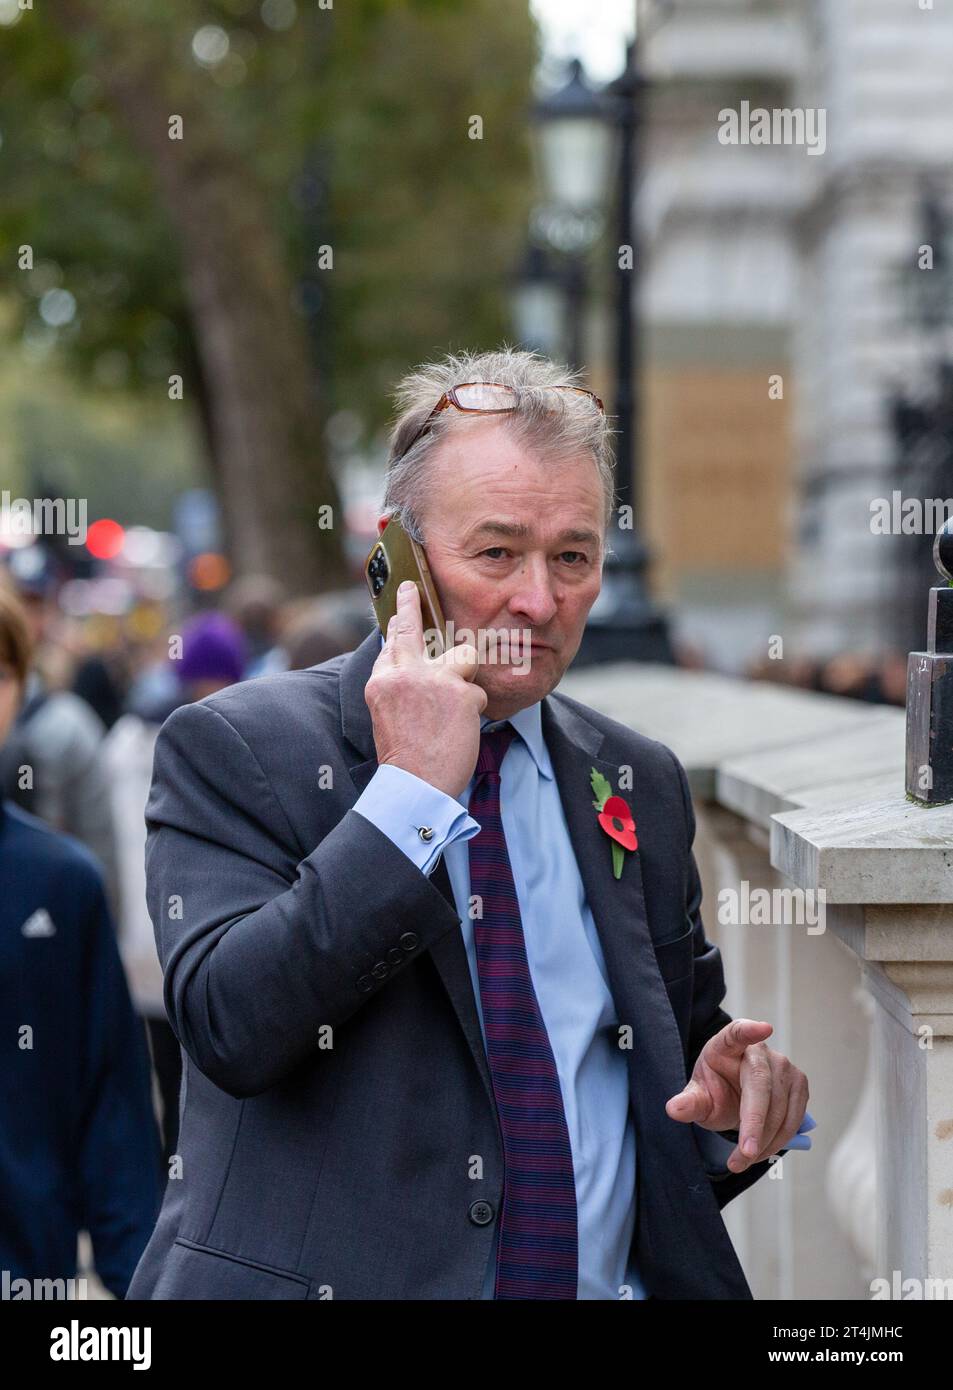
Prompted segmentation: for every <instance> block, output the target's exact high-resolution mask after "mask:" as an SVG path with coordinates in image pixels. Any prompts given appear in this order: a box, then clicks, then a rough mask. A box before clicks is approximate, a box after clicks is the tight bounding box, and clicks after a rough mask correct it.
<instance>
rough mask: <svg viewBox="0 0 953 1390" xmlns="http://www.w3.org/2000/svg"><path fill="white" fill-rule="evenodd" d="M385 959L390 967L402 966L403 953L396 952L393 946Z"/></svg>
mask: <svg viewBox="0 0 953 1390" xmlns="http://www.w3.org/2000/svg"><path fill="white" fill-rule="evenodd" d="M387 959H388V960H389V961H390V963H391V965H403V963H404V953H403V951H398V949H397V947H396V946H393V947H391V949H390V950H389V951H388V952H387Z"/></svg>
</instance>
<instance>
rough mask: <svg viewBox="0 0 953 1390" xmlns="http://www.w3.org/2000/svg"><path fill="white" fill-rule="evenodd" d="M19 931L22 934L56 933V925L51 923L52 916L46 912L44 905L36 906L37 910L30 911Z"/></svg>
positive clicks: (41, 934) (49, 934)
mask: <svg viewBox="0 0 953 1390" xmlns="http://www.w3.org/2000/svg"><path fill="white" fill-rule="evenodd" d="M20 931H21V932H22V933H23V935H24V936H55V935H56V927H55V925H54V923H53V918H52V917H51V916H50V914H49V913H48V912H47V910H46V908H45V907H38V908H37V910H36V911H35V912H34V913H32V914H31V915H30V916H29V917H28V918H27V919H26V921H25V922H24V923H23V926H22V927H21V928H20Z"/></svg>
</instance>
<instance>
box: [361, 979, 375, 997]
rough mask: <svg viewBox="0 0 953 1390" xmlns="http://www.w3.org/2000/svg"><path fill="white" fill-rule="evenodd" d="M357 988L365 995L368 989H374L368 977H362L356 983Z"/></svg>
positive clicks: (372, 982)
mask: <svg viewBox="0 0 953 1390" xmlns="http://www.w3.org/2000/svg"><path fill="white" fill-rule="evenodd" d="M357 987H358V989H359V990H361V991H362V993H364V994H366V993H367V991H368V990H369V989H373V988H374V981H373V980H372V979H371V977H370V975H362V976H361V978H360V979H359V980H358V982H357Z"/></svg>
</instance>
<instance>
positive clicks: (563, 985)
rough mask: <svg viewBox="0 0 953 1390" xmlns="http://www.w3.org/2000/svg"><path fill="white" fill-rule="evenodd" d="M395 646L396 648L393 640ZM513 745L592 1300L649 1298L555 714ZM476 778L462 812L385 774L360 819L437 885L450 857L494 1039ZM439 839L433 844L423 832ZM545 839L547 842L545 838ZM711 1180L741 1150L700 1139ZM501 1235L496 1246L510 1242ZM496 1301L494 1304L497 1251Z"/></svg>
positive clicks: (625, 1082) (629, 1136) (532, 917)
mask: <svg viewBox="0 0 953 1390" xmlns="http://www.w3.org/2000/svg"><path fill="white" fill-rule="evenodd" d="M381 642H382V643H383V638H382V639H381ZM503 722H509V723H510V724H512V726H513V728H514V729H515V730H516V731H517V733H518V734H519V735H520V737H519V738H514V739H513V741H512V743H511V744H510V747H509V749H508V751H507V754H506V757H505V758H504V760H503V764H502V767H501V771H500V783H501V786H500V805H501V815H502V819H503V830H504V833H505V835H506V844H507V851H508V854H509V858H510V865H511V867H512V870H513V880H514V883H515V885H516V894H517V898H518V901H519V908H520V917H521V920H522V924H523V935H524V938H525V941H526V956H527V961H528V963H529V969H530V974H531V976H532V979H533V986H534V988H535V991H536V998H537V1000H538V1002H539V1007H540V1012H541V1013H542V1015H543V1021H544V1023H545V1025H546V1031H547V1033H548V1034H549V1041H550V1045H551V1047H552V1050H553V1058H554V1060H555V1063H556V1070H557V1072H558V1074H559V1082H560V1088H561V1090H562V1097H563V1108H564V1110H565V1114H566V1124H567V1126H568V1129H569V1140H570V1144H571V1147H572V1159H573V1173H574V1176H575V1184H576V1216H577V1233H578V1292H577V1298H579V1299H613V1300H617V1299H619V1298H623V1297H624V1298H645V1297H646V1290H645V1288H644V1286H643V1285H642V1282H641V1280H640V1278H639V1275H638V1272H637V1270H636V1268H635V1266H634V1262H633V1263H631V1264H630V1263H629V1260H628V1254H629V1248H630V1245H631V1242H632V1232H633V1227H634V1223H635V1202H636V1190H635V1165H636V1143H635V1125H634V1123H633V1120H632V1114H631V1109H630V1105H629V1078H628V1068H627V1065H626V1060H625V1053H624V1052H623V1050H622V1049H621V1048H620V1047H619V1042H618V1040H619V1032H618V1029H619V1020H618V1016H617V1014H616V1008H615V1003H614V1001H613V998H612V994H611V991H610V988H609V981H608V975H607V972H606V965H605V960H604V958H603V954H602V948H601V946H600V943H599V935H598V932H597V930H596V925H595V922H594V921H593V918H592V913H591V912H590V910H589V905H588V903H587V902H586V896H585V890H584V888H583V883H582V879H581V877H580V875H579V869H578V866H577V864H576V856H575V852H574V850H573V846H572V841H571V839H570V836H569V828H568V826H567V824H566V819H565V814H564V812H563V807H562V802H561V800H560V796H559V789H558V787H557V785H556V779H555V776H554V774H553V768H552V764H551V762H550V759H549V752H548V750H547V748H546V744H545V741H544V739H543V732H542V705H541V703H540V702H538V701H537V703H536V704H534V705H530V706H529V707H528V708H526V709H523V710H520V711H519V712H518V713H516V714H514V715H511V716H510V718H509V720H508V721H491V720H488V719H487V718H486V717H485V716H481V719H480V726H481V728H485V727H486V726H487V725H488V724H490V723H503ZM474 781H475V777H473V778H471V779H470V781H469V782H468V784H467V786H466V788H465V789H464V791H463V792H462V793H461V795H460V798H459V800H457V799H455V798H454V797H451V796H448V795H447V794H446V793H444V792H442V791H440V790H438V788H436V787H434V786H432V785H431V783H429V782H425V781H424V780H423V779H422V778H420V777H417V776H415V775H414V774H413V773H412V772H407V771H406V770H405V769H403V768H398V767H393V766H391V765H389V764H384V765H382V766H380V767H378V769H377V771H376V772H375V773H374V776H373V777H372V778H371V780H370V782H369V783H368V784H367V786H366V787H365V789H364V791H363V792H362V794H361V796H360V797H359V798H358V800H357V801H356V802H355V805H354V810H355V811H357V812H358V813H359V814H360V815H362V816H364V817H365V818H366V819H367V820H369V821H370V822H371V823H372V824H373V825H376V826H377V827H378V829H379V830H381V831H382V832H383V833H384V834H386V835H387V836H388V838H389V839H391V840H392V841H393V842H394V844H395V845H396V846H397V847H398V848H399V849H401V850H402V851H403V852H404V853H405V854H406V855H407V856H408V858H409V859H411V860H412V861H413V862H414V863H415V864H416V865H417V867H418V868H419V869H420V870H421V871H422V872H423V873H425V874H427V875H429V874H431V873H432V872H433V870H434V868H435V867H436V865H437V863H438V861H439V858H440V855H441V854H443V856H444V860H445V862H446V865H447V872H448V874H449V877H450V883H451V886H452V888H453V896H454V901H455V903H456V907H457V911H458V913H459V914H460V919H461V930H462V932H463V938H464V944H465V946H466V952H467V960H468V962H469V966H470V977H471V980H472V983H473V995H474V999H475V1001H476V1006H477V1012H478V1014H479V1018H480V1027H481V1030H483V1042H484V1047H485V1046H486V1032H485V1029H484V1028H483V1010H482V1007H481V1000H480V979H479V971H478V967H477V959H476V943H475V938H474V930H473V919H472V917H471V916H470V910H469V899H470V861H469V851H468V849H467V845H466V842H467V840H469V839H471V838H472V837H473V836H474V835H478V834H479V833H480V825H479V822H477V821H476V820H474V819H473V817H472V816H470V815H469V813H468V811H467V809H466V808H467V806H468V805H469V803H470V796H471V793H472V791H473V785H474ZM420 826H430V827H431V828H432V830H433V838H432V839H431V840H429V841H423V840H421V838H420V836H419V834H418V829H419V827H420ZM544 829H545V833H543V831H544ZM695 1132H696V1135H697V1137H698V1139H699V1143H700V1145H701V1147H702V1150H703V1153H704V1155H705V1161H706V1163H707V1164H708V1170H709V1171H710V1172H725V1171H727V1169H726V1166H725V1160H726V1159H727V1158H728V1155H729V1154H730V1153H731V1151H732V1149H733V1148H734V1145H733V1144H732V1143H731V1142H729V1141H728V1140H726V1139H724V1138H722V1137H721V1136H720V1135H717V1134H714V1133H712V1132H711V1131H708V1130H703V1129H701V1128H700V1127H698V1126H696V1131H695ZM498 1230H499V1228H498V1227H497V1236H498ZM493 1250H494V1254H493V1258H492V1259H491V1260H490V1261H489V1263H488V1266H487V1275H486V1281H485V1285H484V1289H483V1297H484V1298H492V1297H493V1289H494V1281H495V1273H496V1253H495V1252H496V1240H495V1241H494V1246H493Z"/></svg>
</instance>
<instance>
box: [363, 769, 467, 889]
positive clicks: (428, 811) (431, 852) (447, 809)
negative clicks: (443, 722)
mask: <svg viewBox="0 0 953 1390" xmlns="http://www.w3.org/2000/svg"><path fill="white" fill-rule="evenodd" d="M353 809H354V810H355V811H357V812H358V814H359V815H362V816H363V817H364V819H365V820H368V821H370V822H371V824H372V825H376V826H377V828H378V830H380V831H381V832H382V833H383V834H384V835H386V836H387V838H388V839H389V840H392V841H393V843H394V844H395V845H396V846H397V848H398V849H399V850H402V851H403V852H404V854H406V856H407V858H408V859H411V860H412V861H413V862H414V863H415V864H416V865H417V868H418V869H420V871H421V873H424V874H427V875H428V876H429V875H430V874H431V873H432V872H433V870H434V869H435V868H436V866H437V861H438V860H439V858H440V855H441V854H442V853H443V851H444V850H445V849H446V848H447V846H448V845H450V844H452V843H453V842H454V840H469V839H472V837H473V836H474V835H477V834H479V831H480V823H479V821H476V820H474V819H473V817H472V816H471V815H470V814H469V813H468V812H467V811H466V810H465V809H464V807H463V806H462V805H461V804H460V802H459V801H457V800H456V798H455V797H452V796H448V795H447V793H446V792H442V791H440V789H439V788H438V787H435V786H433V784H432V783H430V782H425V781H424V780H423V778H422V777H417V776H416V775H415V774H414V773H413V772H407V770H406V769H405V768H402V767H394V766H393V764H392V763H382V764H381V766H380V767H378V769H377V771H376V772H375V773H374V776H373V777H372V778H371V780H370V781H369V782H368V784H367V786H366V787H365V788H364V790H363V792H362V793H361V795H360V796H359V797H358V799H357V801H355V803H354V807H353ZM421 826H429V827H430V829H431V830H432V831H433V837H432V838H431V839H428V840H422V839H421V838H420V835H419V834H418V830H419V828H420V827H421Z"/></svg>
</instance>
